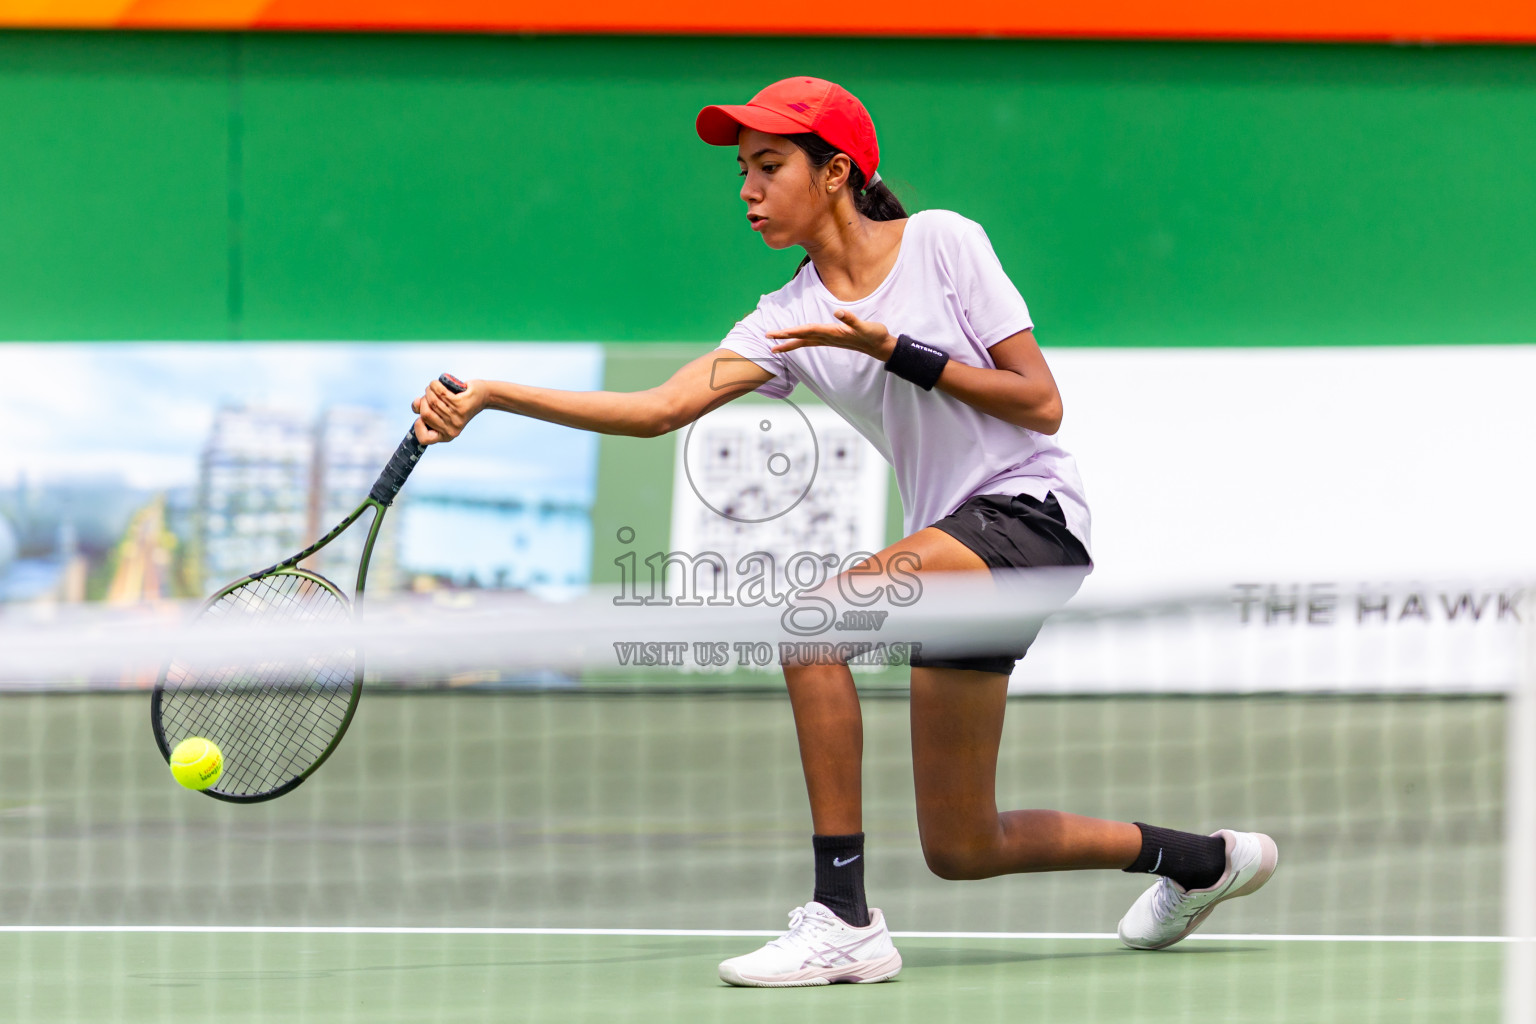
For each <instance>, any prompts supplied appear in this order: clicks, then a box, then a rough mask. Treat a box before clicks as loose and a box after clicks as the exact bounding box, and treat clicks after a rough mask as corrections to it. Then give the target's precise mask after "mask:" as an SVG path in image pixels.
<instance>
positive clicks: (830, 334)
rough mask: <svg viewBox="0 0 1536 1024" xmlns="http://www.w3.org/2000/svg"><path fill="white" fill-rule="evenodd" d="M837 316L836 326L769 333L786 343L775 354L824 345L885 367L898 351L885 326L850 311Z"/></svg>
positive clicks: (837, 313) (809, 325)
mask: <svg viewBox="0 0 1536 1024" xmlns="http://www.w3.org/2000/svg"><path fill="white" fill-rule="evenodd" d="M833 316H835V317H837V320H838V322H837V323H835V324H802V325H801V326H799V327H791V328H789V329H788V330H784V331H769V332H768V334H767V337H768V339H769V340H770V341H782V342H783V344H782V345H775V346H773V351H775V352H792V351H794V350H795V349H797V348H808V347H810V346H814V345H823V346H829V347H831V348H847V349H852V350H853V351H855V352H863V353H864V354H865V355H867V356H869V357H871V358H872V359H878V360H880V361H881V362H882V363H883V362H885V361H886V360H887V359H889V358H891V353H892V352H894V351H896V337H895V335H893V334H891V332H890V331H889V330H887V329H886V326H885V324H877V323H874V322H873V321H869V320H860V319H859V318H858V317H856V316H854V315H853V314H852V313H850V312H848V311H847V310H846V309H840V310H838V311H837V312H836V313H834V314H833Z"/></svg>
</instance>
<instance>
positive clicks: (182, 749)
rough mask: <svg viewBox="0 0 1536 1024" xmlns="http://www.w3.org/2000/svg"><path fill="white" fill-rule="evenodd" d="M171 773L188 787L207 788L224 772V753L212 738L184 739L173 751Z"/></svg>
mask: <svg viewBox="0 0 1536 1024" xmlns="http://www.w3.org/2000/svg"><path fill="white" fill-rule="evenodd" d="M171 774H172V775H174V776H176V781H177V782H179V783H181V784H182V785H183V786H186V787H187V788H188V789H207V788H208V787H209V786H211V785H213V784H214V783H215V782H218V781H219V776H220V775H222V774H224V755H223V754H221V753H220V752H219V748H218V747H217V746H215V745H214V743H213V741H212V740H205V739H203V738H202V737H201V736H193V737H190V738H189V739H184V740H182V741H181V742H180V743H178V744H176V749H175V750H173V751H171Z"/></svg>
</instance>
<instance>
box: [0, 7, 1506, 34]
mask: <svg viewBox="0 0 1536 1024" xmlns="http://www.w3.org/2000/svg"><path fill="white" fill-rule="evenodd" d="M0 25H37V26H43V25H95V26H98V27H103V28H106V27H113V26H125V25H132V26H136V27H161V28H240V27H252V28H289V29H302V28H313V29H438V30H449V31H455V30H457V31H476V30H489V31H520V32H620V33H646V32H651V33H672V32H683V33H721V34H732V35H736V34H786V35H962V36H965V35H1002V36H1097V37H1125V36H1132V37H1135V36H1140V37H1154V38H1189V39H1212V38H1215V39H1295V40H1306V39H1314V40H1322V39H1337V40H1346V39H1353V40H1383V41H1384V40H1443V41H1495V40H1504V41H1511V42H1536V0H1467V2H1464V3H1454V2H1446V0H1435V2H1431V0H1353V2H1348V0H1340V2H1335V3H1329V2H1327V0H1293V2H1289V3H1282V2H1278V0H1266V2H1262V3H1241V2H1234V0H1222V2H1217V0H1162V2H1158V0H1079V2H1072V3H1068V2H1062V0H1056V2H1053V3H1049V4H1047V3H1028V2H1025V3H1020V2H1017V0H952V2H948V3H934V2H933V0H884V2H882V3H880V4H875V5H867V6H863V7H859V6H857V5H847V4H840V5H836V6H835V7H832V8H814V7H808V6H806V5H803V4H786V3H778V4H773V5H734V4H725V3H721V2H720V0H652V2H649V3H644V4H640V3H635V2H633V0H588V2H586V3H572V4H570V5H569V6H567V5H561V4H555V3H550V2H549V0H539V2H530V0H269V2H263V0H137V2H132V3H124V2H122V0H116V2H114V0H0Z"/></svg>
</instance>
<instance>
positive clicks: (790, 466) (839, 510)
mask: <svg viewBox="0 0 1536 1024" xmlns="http://www.w3.org/2000/svg"><path fill="white" fill-rule="evenodd" d="M889 487H890V468H889V466H888V465H887V463H886V461H885V460H884V459H883V458H882V457H881V455H880V453H879V452H878V451H876V450H875V448H874V446H873V445H871V444H870V443H869V442H868V441H866V440H865V439H864V438H863V436H861V435H860V434H859V432H858V431H856V430H854V429H853V428H852V427H850V426H849V425H848V424H847V423H846V422H844V421H843V420H842V419H841V418H840V417H839V416H838V415H837V414H836V413H835V412H833V411H832V410H831V409H828V408H826V407H825V406H803V405H799V404H796V403H791V402H787V401H780V402H772V403H761V402H742V403H737V404H733V405H728V406H724V407H722V408H720V409H716V410H715V411H714V412H712V413H710V414H709V415H707V416H705V417H703V418H702V419H700V420H698V422H696V423H694V424H693V426H692V427H690V428H689V429H688V430H686V431H683V432H682V434H681V435H680V436H679V437H678V442H677V466H676V473H675V475H674V478H673V485H672V537H671V542H672V550H673V551H676V552H686V553H687V554H688V555H689V556H691V558H692V563H691V564H692V566H693V570H694V572H696V573H697V576H696V581H695V582H696V585H697V586H698V587H699V588H700V589H701V590H702V591H704V592H708V591H709V590H710V589H711V588H712V587H713V586H714V584H715V582H716V580H715V579H714V577H715V576H719V575H722V573H721V567H722V566H723V567H724V572H723V576H724V579H723V580H721V581H720V582H721V583H722V584H723V587H724V592H725V593H727V594H730V595H732V596H734V593H735V578H736V574H737V573H738V572H739V571H740V570H738V568H737V566H738V564H739V563H740V561H741V559H742V558H743V557H744V556H746V555H748V554H751V553H753V552H766V553H767V554H768V555H769V556H770V557H771V558H772V560H773V564H774V565H775V566H776V567H777V570H778V571H779V572H780V573H782V572H783V571H784V567H785V566H786V565H788V564H789V561H790V560H791V559H792V558H794V557H795V556H796V555H797V554H801V553H804V552H810V553H813V554H818V555H835V556H837V560H838V562H839V563H840V564H841V563H842V562H843V560H844V559H846V557H847V556H849V555H852V554H854V553H855V552H875V551H879V550H880V549H881V548H883V547H884V546H885V519H886V516H885V512H886V499H887V495H888V492H889ZM705 553H712V554H717V555H719V556H720V557H719V559H718V561H716V560H715V559H714V558H708V559H701V558H700V556H701V555H704V554H705ZM680 573H681V570H680V569H679V568H678V567H676V566H673V567H672V570H671V572H669V579H668V592H669V593H675V592H676V591H675V590H674V586H675V585H676V584H678V583H681V577H680Z"/></svg>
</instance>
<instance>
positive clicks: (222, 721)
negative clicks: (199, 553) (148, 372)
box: [150, 374, 464, 803]
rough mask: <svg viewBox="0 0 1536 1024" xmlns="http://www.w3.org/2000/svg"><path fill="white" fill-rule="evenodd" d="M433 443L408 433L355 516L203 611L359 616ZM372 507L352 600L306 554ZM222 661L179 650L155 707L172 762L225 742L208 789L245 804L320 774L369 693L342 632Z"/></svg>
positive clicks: (262, 616) (244, 615) (263, 621)
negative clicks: (391, 521) (195, 744)
mask: <svg viewBox="0 0 1536 1024" xmlns="http://www.w3.org/2000/svg"><path fill="white" fill-rule="evenodd" d="M438 379H439V380H440V381H441V382H442V384H443V386H444V387H446V388H448V390H450V391H452V392H454V393H455V394H458V393H460V392H462V391H463V390H464V384H463V383H462V382H460V381H458V380H456V379H455V378H453V377H450V376H448V375H447V374H444V375H443V376H441V377H439V378H438ZM426 450H427V448H426V446H425V445H423V444H421V443H420V442H418V441H417V440H416V434H415V431H414V430H412V431H411V432H410V433H407V434H406V435H405V440H404V441H401V442H400V447H399V448H397V449H395V454H394V455H393V456H392V457H391V458H390V460H389V464H388V465H387V466H385V467H384V471H383V472H382V473H380V474H379V479H378V480H377V481H376V482H375V483H374V485H373V490H371V491H370V492H369V493H368V498H367V500H365V501H364V502H363V503H362V504H361V505H359V506H357V509H356V510H355V511H353V512H352V514H351V515H349V516H347V518H345V519H343V520H342V521H341V522H340V523H337V524H336V527H335V529H333V530H331V532H330V533H327V534H326V535H325V536H324V537H321V538H320V539H319V540H318V541H316V542H315V543H314V544H312V545H310V546H309V547H307V548H305V549H304V550H303V551H300V552H299V553H298V554H296V555H294V556H292V557H291V558H286V559H284V560H283V561H281V562H278V563H277V564H276V565H274V566H270V567H268V568H266V569H263V570H261V571H260V572H256V573H252V574H251V575H249V576H246V577H244V578H242V579H238V580H236V581H235V582H233V583H231V584H229V585H228V586H226V587H224V588H223V589H221V590H220V591H219V592H218V593H216V594H214V595H213V597H211V598H209V599H208V601H207V603H206V604H204V605H203V609H202V612H201V613H200V615H199V617H198V620H197V621H199V622H221V623H231V622H253V623H256V624H258V625H269V624H271V625H286V624H290V623H294V624H304V625H306V626H308V625H315V626H317V627H321V628H323V627H324V626H325V625H326V624H328V623H334V624H336V625H337V626H338V627H339V626H341V625H342V624H344V623H346V622H347V621H349V620H350V619H351V617H352V615H353V614H354V605H355V606H356V608H357V609H360V608H361V605H362V599H363V583H364V582H365V580H366V579H367V576H368V559H369V556H370V555H372V554H373V542H374V541H375V540H376V539H378V536H379V525H380V524H381V523H382V522H383V521H384V512H385V510H386V509H388V508H389V506H390V504H391V503H392V502H393V501H394V500H395V495H397V494H399V493H400V488H401V486H403V485H404V484H405V480H406V478H407V477H408V476H410V475H411V470H413V469H415V468H416V462H417V460H419V459H420V458H421V456H422V454H423V453H425V452H426ZM369 509H373V510H374V515H373V522H372V524H371V525H370V526H369V527H368V540H367V542H366V543H365V544H364V545H363V554H362V558H361V560H360V561H359V563H358V566H357V588H356V590H355V591H354V592H353V593H354V597H353V600H352V601H350V602H349V601H348V600H347V597H346V595H345V594H344V593H342V591H341V588H339V587H338V586H336V584H334V583H332V582H331V581H330V580H328V579H326V578H325V577H324V576H321V575H320V574H319V573H317V572H312V571H310V570H308V569H303V568H300V567H299V563H300V562H302V561H304V560H305V559H306V558H308V557H310V556H311V555H313V554H315V553H316V552H317V551H319V550H320V549H321V548H323V547H325V546H326V545H327V544H329V543H331V541H333V540H335V539H336V538H337V537H339V536H341V534H342V533H343V532H345V531H346V530H347V528H348V527H350V526H352V524H354V523H356V522H357V521H358V519H360V518H361V517H362V515H363V513H364V512H367V511H368V510H369ZM258 618H259V622H257V620H258ZM217 661H218V663H217V664H213V663H211V662H210V663H208V664H202V663H191V662H184V661H180V660H177V659H175V658H172V659H171V661H170V662H168V663H167V664H166V666H165V668H164V669H163V670H162V671H161V673H160V678H159V681H158V682H157V683H156V684H155V694H154V698H153V700H152V701H151V705H150V719H151V721H152V723H153V725H154V729H155V742H156V743H157V744H159V746H160V753H161V754H162V755H164V757H165V759H166V760H167V761H169V760H170V758H171V751H172V750H173V749H175V747H176V744H177V743H179V742H181V741H182V740H183V739H186V738H187V737H189V736H200V737H202V738H204V739H209V740H212V741H213V742H214V743H215V744H217V745H218V747H219V749H220V750H221V751H223V754H224V772H223V774H222V775H221V776H220V777H219V780H218V782H216V783H214V784H213V786H211V787H209V788H208V789H205V790H203V792H205V793H207V794H208V795H209V796H213V797H218V798H219V799H220V800H232V801H235V802H237V803H255V802H257V801H259V800H270V799H272V798H273V797H277V796H282V795H283V794H284V793H287V792H288V791H289V790H291V789H293V788H294V787H295V786H297V785H298V784H299V783H301V782H303V781H304V780H305V779H307V778H309V776H310V775H312V774H313V773H314V771H315V769H316V768H319V767H320V765H322V764H324V763H325V759H326V758H327V757H329V756H330V754H331V751H333V750H335V749H336V746H337V744H339V743H340V742H341V737H342V736H343V735H344V734H345V733H346V731H347V726H348V725H349V724H350V723H351V721H352V714H353V712H354V711H356V709H357V701H358V698H359V697H360V696H361V695H362V689H363V659H362V654H361V652H360V651H358V650H357V649H356V648H355V647H353V646H350V645H349V644H348V643H347V642H346V641H345V640H340V641H338V643H337V645H336V647H335V648H334V649H329V648H326V649H322V650H316V651H314V652H311V653H309V654H307V655H305V656H303V657H292V658H289V659H287V660H284V659H282V658H281V657H279V658H277V659H275V660H269V661H260V660H255V659H228V658H223V659H217Z"/></svg>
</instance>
